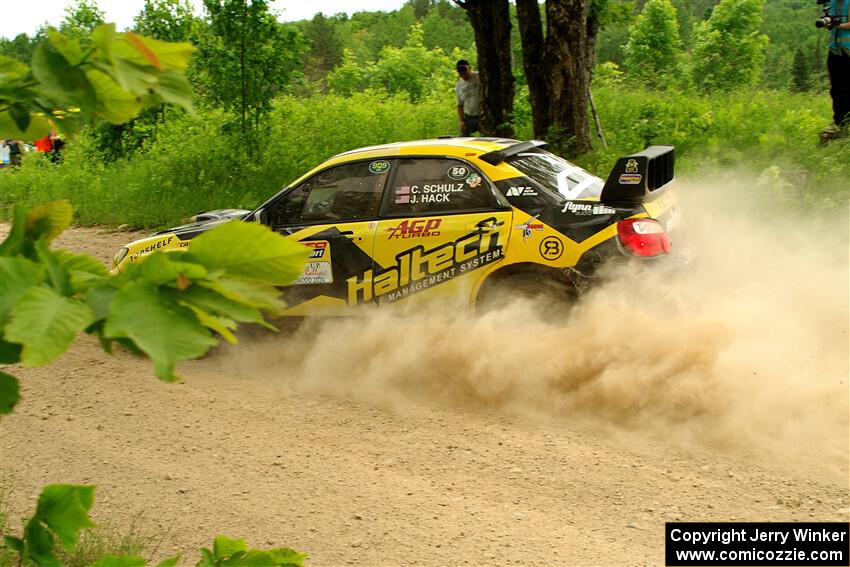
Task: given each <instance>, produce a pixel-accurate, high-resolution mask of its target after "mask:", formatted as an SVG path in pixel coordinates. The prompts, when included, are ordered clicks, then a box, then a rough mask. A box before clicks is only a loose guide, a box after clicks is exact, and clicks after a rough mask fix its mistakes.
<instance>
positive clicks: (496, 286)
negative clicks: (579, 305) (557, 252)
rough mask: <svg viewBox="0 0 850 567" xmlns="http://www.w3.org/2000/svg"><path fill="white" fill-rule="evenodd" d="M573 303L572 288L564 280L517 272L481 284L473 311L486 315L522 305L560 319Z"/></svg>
mask: <svg viewBox="0 0 850 567" xmlns="http://www.w3.org/2000/svg"><path fill="white" fill-rule="evenodd" d="M576 299H577V293H576V290H575V288H574V287H573V286H572V284H571V283H569V282H568V281H566V280H565V279H560V278H556V277H553V276H552V275H550V274H546V273H536V272H521V273H515V274H509V275H505V276H502V277H500V278H498V279H496V280H495V281H493V282H491V283H489V284H488V283H485V284H484V287H483V288H482V289H481V292H479V294H478V299H477V301H476V311H478V312H481V313H486V312H488V311H494V310H498V309H502V308H504V307H506V306H508V305H511V304H512V303H514V302H516V301H523V302H526V303H529V304H531V305H532V306H533V308H535V309H536V310H538V311H540V312H541V313H545V314H547V315H548V314H553V315H555V316H557V317H560V316H563V315H565V314H566V313H567V312H568V311H569V310H570V308H571V307H572V306H573V305H574V304H575V301H576Z"/></svg>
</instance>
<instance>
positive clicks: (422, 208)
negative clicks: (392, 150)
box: [387, 158, 495, 216]
mask: <svg viewBox="0 0 850 567" xmlns="http://www.w3.org/2000/svg"><path fill="white" fill-rule="evenodd" d="M396 167H397V172H396V176H395V181H394V183H393V187H392V188H391V189H390V195H389V201H388V204H387V213H388V214H389V215H391V216H428V215H437V214H443V213H452V212H460V211H466V210H481V209H492V208H493V207H494V204H495V198H494V196H493V193H492V191H491V190H490V186H489V184H488V183H487V182H486V181H485V180H484V178H483V176H482V175H481V173H479V172H478V171H476V170H475V169H473V168H472V167H471V166H469V165H467V164H465V163H464V162H462V161H459V160H454V159H444V158H442V159H441V158H412V159H402V160H399V161H398V165H397V166H396Z"/></svg>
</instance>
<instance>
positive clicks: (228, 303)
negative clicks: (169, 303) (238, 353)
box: [181, 286, 277, 325]
mask: <svg viewBox="0 0 850 567" xmlns="http://www.w3.org/2000/svg"><path fill="white" fill-rule="evenodd" d="M274 293H275V294H276V293H277V292H276V291H275V292H274ZM181 299H182V300H183V301H184V302H186V303H190V304H192V305H194V306H195V307H198V308H200V309H204V310H205V311H209V312H211V313H215V314H217V315H224V316H225V317H230V318H231V319H235V320H236V321H239V322H240V323H258V324H261V325H262V324H264V323H265V320H264V319H263V315H262V313H260V310H259V309H257V308H256V307H252V306H250V305H245V304H244V303H240V302H238V301H234V300H232V299H229V298H227V297H225V296H223V295H221V294H220V293H217V292H215V291H213V290H211V289H209V288H206V287H201V286H192V287H190V288H189V289H187V290H186V291H184V292H183V294H182V296H181Z"/></svg>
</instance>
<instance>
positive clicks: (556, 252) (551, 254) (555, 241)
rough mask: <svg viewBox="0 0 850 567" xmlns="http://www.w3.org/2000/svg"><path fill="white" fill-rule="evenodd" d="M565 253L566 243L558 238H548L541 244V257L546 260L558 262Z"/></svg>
mask: <svg viewBox="0 0 850 567" xmlns="http://www.w3.org/2000/svg"><path fill="white" fill-rule="evenodd" d="M563 253H564V243H563V242H561V239H560V238H558V237H556V236H547V237H546V238H544V239H543V241H542V242H541V243H540V255H541V256H543V258H544V259H545V260H550V261H552V260H557V259H558V258H560V257H561V255H562V254H563Z"/></svg>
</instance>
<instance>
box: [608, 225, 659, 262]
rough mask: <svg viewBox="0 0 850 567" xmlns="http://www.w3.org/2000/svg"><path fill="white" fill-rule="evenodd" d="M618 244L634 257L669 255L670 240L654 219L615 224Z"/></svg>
mask: <svg viewBox="0 0 850 567" xmlns="http://www.w3.org/2000/svg"><path fill="white" fill-rule="evenodd" d="M617 235H618V236H619V237H620V243H621V244H622V245H623V248H625V249H626V250H627V251H628V252H630V253H632V254H634V255H635V256H658V255H659V254H669V253H670V239H669V238H667V233H666V232H664V227H663V226H661V223H660V222H658V221H657V220H654V219H628V220H623V221H620V222H618V223H617Z"/></svg>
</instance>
